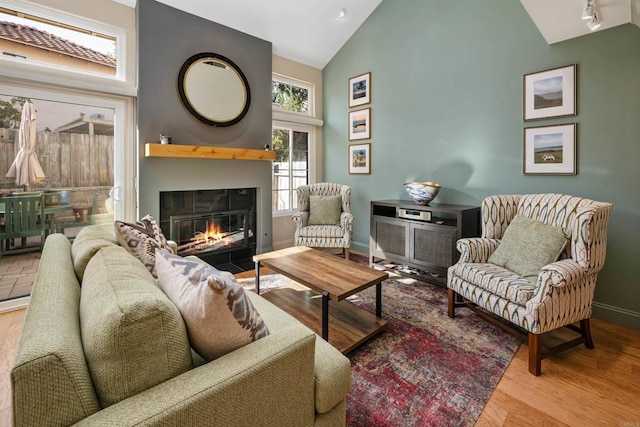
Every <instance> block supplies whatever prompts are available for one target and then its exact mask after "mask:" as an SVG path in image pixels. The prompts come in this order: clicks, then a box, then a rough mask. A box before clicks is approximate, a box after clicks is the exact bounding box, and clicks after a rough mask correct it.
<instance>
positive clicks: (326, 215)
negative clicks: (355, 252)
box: [292, 182, 353, 259]
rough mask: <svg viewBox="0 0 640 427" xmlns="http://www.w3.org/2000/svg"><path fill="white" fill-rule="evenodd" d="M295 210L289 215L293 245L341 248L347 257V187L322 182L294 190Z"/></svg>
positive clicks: (349, 228) (350, 219) (349, 220)
mask: <svg viewBox="0 0 640 427" xmlns="http://www.w3.org/2000/svg"><path fill="white" fill-rule="evenodd" d="M296 192H297V196H298V212H296V213H295V214H294V215H293V218H292V219H293V220H294V221H295V223H296V231H295V234H294V236H293V244H294V245H296V246H309V247H312V248H342V249H343V251H344V257H345V259H349V247H350V246H351V233H352V227H353V225H352V224H353V215H351V187H349V186H346V185H342V184H334V183H330V182H322V183H318V184H311V185H301V186H299V187H298V188H297V189H296Z"/></svg>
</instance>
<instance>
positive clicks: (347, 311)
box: [262, 288, 387, 354]
mask: <svg viewBox="0 0 640 427" xmlns="http://www.w3.org/2000/svg"><path fill="white" fill-rule="evenodd" d="M262 297H264V299H266V300H267V301H270V302H271V303H273V304H274V305H275V306H277V307H280V308H281V309H283V310H284V311H286V312H287V313H289V314H291V315H292V316H293V317H295V318H296V319H298V320H299V321H300V322H301V323H302V324H304V325H305V326H307V327H308V328H309V329H311V330H312V331H314V332H315V333H316V334H318V335H320V336H322V327H321V325H322V296H321V295H318V294H316V293H315V292H313V291H311V290H296V289H292V288H281V289H274V290H272V291H270V292H267V293H264V294H262ZM386 327H387V321H386V320H385V319H381V318H379V317H377V316H376V315H374V314H373V313H369V312H368V311H366V310H363V309H361V308H360V307H357V306H356V305H354V304H352V303H350V302H349V301H340V302H335V301H334V302H332V303H331V309H330V310H329V343H330V344H331V345H333V346H334V347H335V348H337V349H338V350H340V351H341V352H342V353H343V354H346V353H348V352H350V351H351V350H353V349H354V348H356V347H358V346H359V345H360V344H362V343H364V342H365V341H367V340H368V339H370V338H371V337H373V336H374V335H375V334H377V333H379V332H381V331H382V330H383V329H385V328H386Z"/></svg>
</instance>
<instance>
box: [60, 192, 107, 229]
mask: <svg viewBox="0 0 640 427" xmlns="http://www.w3.org/2000/svg"><path fill="white" fill-rule="evenodd" d="M99 195H100V192H99V191H98V190H95V191H94V192H93V203H92V205H91V207H90V208H87V207H74V208H73V214H74V217H75V219H76V220H75V221H74V222H61V223H59V224H58V225H57V229H58V230H59V232H60V233H62V234H64V231H65V229H68V228H77V227H86V226H87V225H93V224H94V223H95V217H96V214H97V213H98V198H99ZM83 210H84V212H83ZM87 211H88V212H87ZM87 213H88V215H85V214H87ZM74 238H75V237H69V240H73V239H74Z"/></svg>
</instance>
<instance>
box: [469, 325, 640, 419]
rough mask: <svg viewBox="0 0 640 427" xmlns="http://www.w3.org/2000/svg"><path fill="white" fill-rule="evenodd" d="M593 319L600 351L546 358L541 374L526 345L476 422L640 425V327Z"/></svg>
mask: <svg viewBox="0 0 640 427" xmlns="http://www.w3.org/2000/svg"><path fill="white" fill-rule="evenodd" d="M591 322H592V325H591V326H592V331H591V332H592V334H593V340H594V343H595V349H593V350H588V349H587V348H585V347H584V346H578V347H574V348H573V349H571V350H568V351H566V352H564V353H561V354H559V355H556V356H554V357H552V358H549V359H544V360H543V361H542V375H540V376H539V377H535V376H533V375H531V374H530V373H529V372H528V369H527V366H528V351H527V350H528V349H527V346H526V345H521V346H520V349H519V350H518V352H517V353H516V355H515V357H514V358H513V360H512V361H511V364H510V365H509V367H508V368H507V370H506V372H505V373H504V375H503V376H502V378H501V379H500V382H499V383H498V386H497V387H496V389H495V391H494V393H493V395H492V396H491V399H490V400H489V402H488V403H487V405H486V406H485V408H484V411H483V412H482V414H481V416H480V418H479V419H478V422H477V423H476V426H491V427H495V426H523V425H527V426H528V425H544V426H626V427H638V426H640V405H639V403H640V331H637V330H634V329H629V328H623V327H621V326H617V325H614V324H611V323H608V322H604V321H602V320H598V319H592V321H591ZM550 335H551V337H550V338H559V337H560V336H566V334H565V333H564V332H553V333H551V334H550ZM544 339H547V337H546V336H545V337H544Z"/></svg>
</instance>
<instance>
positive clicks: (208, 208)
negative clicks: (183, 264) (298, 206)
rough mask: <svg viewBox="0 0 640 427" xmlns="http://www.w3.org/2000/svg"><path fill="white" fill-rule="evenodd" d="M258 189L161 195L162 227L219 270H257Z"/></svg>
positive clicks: (181, 250)
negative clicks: (254, 260) (255, 264)
mask: <svg viewBox="0 0 640 427" xmlns="http://www.w3.org/2000/svg"><path fill="white" fill-rule="evenodd" d="M255 224H256V189H255V188H242V189H224V190H192V191H164V192H160V227H161V229H162V232H163V233H164V234H165V235H166V236H168V238H169V239H170V240H173V241H175V242H176V243H177V245H178V255H181V256H189V255H194V256H197V257H199V258H201V259H202V260H204V261H205V262H207V263H209V264H211V265H213V266H214V267H216V268H218V269H219V270H225V271H230V272H232V273H238V272H241V271H247V270H251V269H253V267H254V264H253V259H252V258H253V255H255V253H256V226H255Z"/></svg>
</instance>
